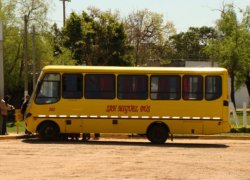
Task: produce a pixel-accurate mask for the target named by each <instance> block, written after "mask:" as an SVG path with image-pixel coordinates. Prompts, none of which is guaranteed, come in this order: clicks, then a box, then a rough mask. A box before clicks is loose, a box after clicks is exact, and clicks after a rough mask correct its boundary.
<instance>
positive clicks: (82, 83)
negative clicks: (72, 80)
mask: <svg viewBox="0 0 250 180" xmlns="http://www.w3.org/2000/svg"><path fill="white" fill-rule="evenodd" d="M64 75H81V78H82V82H81V84H80V85H81V92H80V93H81V96H79V97H77V98H65V97H64V96H63V94H64V91H63V77H64ZM83 81H84V75H83V74H82V73H63V74H62V75H61V85H62V89H61V93H62V94H61V98H63V99H82V98H83V94H84V86H83V85H84V82H83ZM77 92H78V91H77ZM72 93H76V92H75V91H72Z"/></svg>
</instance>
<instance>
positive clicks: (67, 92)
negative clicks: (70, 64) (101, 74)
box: [62, 74, 83, 99]
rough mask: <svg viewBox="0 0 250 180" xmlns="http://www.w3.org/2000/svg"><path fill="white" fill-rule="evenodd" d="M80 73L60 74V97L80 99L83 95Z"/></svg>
mask: <svg viewBox="0 0 250 180" xmlns="http://www.w3.org/2000/svg"><path fill="white" fill-rule="evenodd" d="M82 90H83V77H82V74H63V75H62V97H63V98H65V99H80V98H82V95H83V92H82Z"/></svg>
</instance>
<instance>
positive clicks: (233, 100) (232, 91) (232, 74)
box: [230, 73, 236, 109]
mask: <svg viewBox="0 0 250 180" xmlns="http://www.w3.org/2000/svg"><path fill="white" fill-rule="evenodd" d="M230 78H231V94H230V97H231V101H232V103H233V105H234V108H235V109H236V103H235V96H234V93H235V91H234V73H230Z"/></svg>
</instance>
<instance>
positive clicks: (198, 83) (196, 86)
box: [182, 75, 203, 100]
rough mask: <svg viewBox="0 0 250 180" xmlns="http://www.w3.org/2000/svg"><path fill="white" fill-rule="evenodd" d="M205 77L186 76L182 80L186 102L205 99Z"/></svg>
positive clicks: (183, 96)
mask: <svg viewBox="0 0 250 180" xmlns="http://www.w3.org/2000/svg"><path fill="white" fill-rule="evenodd" d="M202 84H203V77H202V76H198V75H184V76H183V78H182V98H183V99H184V100H202V99H203V94H202V92H203V86H202Z"/></svg>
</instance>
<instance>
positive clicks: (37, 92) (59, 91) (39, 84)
mask: <svg viewBox="0 0 250 180" xmlns="http://www.w3.org/2000/svg"><path fill="white" fill-rule="evenodd" d="M49 74H55V75H59V81H56V80H50V81H48V80H46V81H45V80H44V78H45V77H46V75H49ZM61 81H62V80H61V74H60V73H45V74H44V75H43V77H42V78H41V80H40V81H39V82H38V87H37V89H36V93H35V94H36V96H35V100H34V102H35V104H39V105H46V104H55V103H57V102H59V101H60V99H61ZM43 82H57V84H58V90H57V94H58V97H46V96H45V97H44V99H45V98H55V99H56V98H57V100H56V101H52V102H42V103H41V102H38V101H37V98H41V97H38V95H39V93H40V91H41V87H42V85H43Z"/></svg>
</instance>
